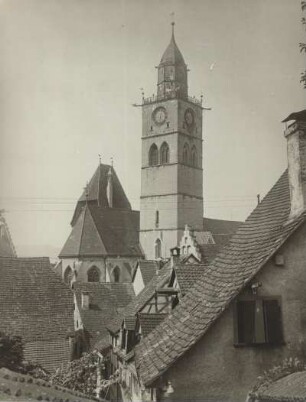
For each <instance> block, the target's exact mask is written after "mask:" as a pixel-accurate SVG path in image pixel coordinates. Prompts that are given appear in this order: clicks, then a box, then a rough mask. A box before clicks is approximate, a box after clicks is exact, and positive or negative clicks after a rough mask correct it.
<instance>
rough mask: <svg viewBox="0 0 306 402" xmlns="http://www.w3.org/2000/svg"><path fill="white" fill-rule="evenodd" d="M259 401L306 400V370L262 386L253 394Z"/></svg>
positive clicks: (286, 401) (301, 401)
mask: <svg viewBox="0 0 306 402" xmlns="http://www.w3.org/2000/svg"><path fill="white" fill-rule="evenodd" d="M251 396H252V397H253V398H254V400H256V401H258V402H266V401H275V402H291V401H292V402H293V401H296V402H306V371H300V372H297V373H293V374H290V375H287V376H286V377H283V378H280V379H279V380H277V381H275V382H273V383H271V384H269V385H265V386H262V387H261V388H259V390H257V392H256V393H254V394H251Z"/></svg>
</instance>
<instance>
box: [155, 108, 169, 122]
mask: <svg viewBox="0 0 306 402" xmlns="http://www.w3.org/2000/svg"><path fill="white" fill-rule="evenodd" d="M166 118H167V112H166V109H165V108H164V107H162V106H161V107H158V108H157V109H155V110H154V112H153V120H154V122H155V123H156V124H158V125H161V124H163V123H164V122H165V120H166Z"/></svg>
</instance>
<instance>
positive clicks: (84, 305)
mask: <svg viewBox="0 0 306 402" xmlns="http://www.w3.org/2000/svg"><path fill="white" fill-rule="evenodd" d="M82 309H84V310H88V309H89V293H88V292H86V291H85V290H83V291H82Z"/></svg>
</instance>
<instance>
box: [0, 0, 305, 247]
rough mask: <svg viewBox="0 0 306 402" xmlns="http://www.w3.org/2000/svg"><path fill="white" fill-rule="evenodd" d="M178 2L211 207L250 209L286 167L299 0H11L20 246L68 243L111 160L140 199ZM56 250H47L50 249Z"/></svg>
mask: <svg viewBox="0 0 306 402" xmlns="http://www.w3.org/2000/svg"><path fill="white" fill-rule="evenodd" d="M172 12H174V13H175V22H176V26H175V36H176V41H177V44H178V46H179V48H180V50H181V52H182V53H183V55H184V58H185V61H186V63H187V64H188V67H189V69H190V73H189V94H190V95H195V96H196V97H200V95H201V93H203V95H204V99H205V104H206V106H208V107H212V111H207V112H204V129H203V137H204V143H203V147H204V210H205V215H206V216H208V217H216V218H224V219H241V220H243V219H245V218H246V217H247V215H248V214H249V212H250V211H251V210H252V209H253V208H254V207H255V205H256V194H258V193H260V194H261V195H262V196H263V195H264V194H265V193H266V192H267V191H268V190H269V188H270V187H271V186H272V185H273V184H274V182H275V181H276V180H277V178H278V177H279V176H280V174H281V173H282V172H283V170H284V169H285V168H286V164H287V160H286V143H285V139H284V137H283V125H282V124H281V123H280V122H281V120H282V119H283V118H285V117H286V116H287V115H288V114H289V113H291V112H293V111H297V110H301V109H303V108H304V107H305V95H306V91H305V90H303V89H302V88H301V85H300V83H299V78H300V73H301V71H302V70H303V68H304V65H305V57H303V56H302V55H301V54H300V53H299V48H298V43H299V42H301V41H302V40H303V35H304V31H303V29H302V25H301V23H300V20H301V17H302V13H301V8H300V0H256V1H254V0H176V1H171V0H162V1H158V0H156V1H151V0H122V1H120V0H0V60H1V61H0V135H1V137H0V138H1V143H0V189H1V193H0V208H5V209H6V210H7V213H6V215H5V217H6V219H7V222H8V224H9V226H10V229H11V234H12V237H13V241H14V243H15V245H16V248H17V252H19V253H20V254H25V253H27V254H28V253H30V254H37V253H38V254H42V252H41V250H47V248H46V246H50V247H54V248H61V246H62V245H63V243H64V241H65V240H66V238H67V236H68V234H69V231H70V226H69V223H70V220H71V217H72V213H73V209H74V206H75V202H76V201H77V198H78V197H79V196H80V194H81V192H82V189H83V187H84V186H85V184H86V181H87V180H89V179H90V178H91V176H92V174H93V173H94V171H95V169H96V167H97V164H98V154H99V153H101V154H102V161H103V162H104V163H109V162H110V158H111V157H113V158H114V165H115V169H116V171H117V174H118V176H119V178H120V180H121V182H122V184H123V187H124V189H125V191H126V193H127V195H128V197H129V199H130V201H131V203H132V206H133V207H134V208H135V209H138V208H139V196H140V155H141V141H140V137H141V111H140V109H139V108H133V107H132V103H135V102H139V101H140V99H141V91H140V88H142V87H143V88H144V90H145V94H146V95H147V96H149V95H151V94H153V93H154V92H155V89H156V80H157V72H156V69H155V66H156V65H157V64H158V63H159V61H160V58H161V56H162V53H163V51H164V50H165V48H166V46H167V45H168V43H169V40H170V32H171V26H170V22H171V18H172V17H171V15H170V14H171V13H172ZM46 252H47V251H46Z"/></svg>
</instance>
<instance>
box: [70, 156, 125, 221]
mask: <svg viewBox="0 0 306 402" xmlns="http://www.w3.org/2000/svg"><path fill="white" fill-rule="evenodd" d="M110 169H111V172H112V187H113V198H112V199H113V208H115V209H118V208H120V209H128V210H130V209H131V204H130V203H129V200H128V199H127V196H126V195H125V192H124V190H123V188H122V186H121V183H120V181H119V179H118V177H117V175H116V172H115V169H114V168H113V167H112V166H110V165H104V164H102V163H101V164H100V165H99V166H98V168H97V170H96V171H95V173H94V175H93V176H92V178H91V180H90V182H89V184H88V187H87V189H86V190H84V191H83V194H82V195H81V197H80V198H79V201H78V203H77V206H76V209H75V211H74V215H73V218H72V222H71V224H72V225H74V223H75V222H76V220H77V218H78V216H79V214H80V210H81V208H82V206H84V205H85V204H86V198H87V201H89V202H95V203H96V204H98V205H99V206H100V207H109V205H108V200H107V194H106V191H107V181H108V172H109V171H110ZM86 193H87V194H88V195H87V197H86Z"/></svg>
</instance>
